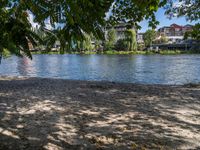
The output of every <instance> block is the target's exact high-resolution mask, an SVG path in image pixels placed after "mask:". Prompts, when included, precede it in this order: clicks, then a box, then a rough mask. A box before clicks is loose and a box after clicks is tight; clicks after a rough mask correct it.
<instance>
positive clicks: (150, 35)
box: [143, 30, 156, 47]
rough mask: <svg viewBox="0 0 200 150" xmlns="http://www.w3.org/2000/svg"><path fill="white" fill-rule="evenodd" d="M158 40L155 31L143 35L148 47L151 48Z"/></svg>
mask: <svg viewBox="0 0 200 150" xmlns="http://www.w3.org/2000/svg"><path fill="white" fill-rule="evenodd" d="M155 38H156V31H155V30H147V31H146V32H145V33H144V35H143V40H144V44H145V46H146V47H148V46H150V45H151V44H152V42H153V40H155Z"/></svg>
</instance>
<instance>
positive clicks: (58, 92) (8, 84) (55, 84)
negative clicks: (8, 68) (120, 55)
mask: <svg viewBox="0 0 200 150" xmlns="http://www.w3.org/2000/svg"><path fill="white" fill-rule="evenodd" d="M0 120H1V121H0V149H6V150H9V149H20V150H21V149H22V150H25V149H26V150H32V149H36V150H38V149H53V150H62V149H69V150H70V149H77V150H79V149H80V150H82V149H83V150H87V149H116V150H118V149H119V150H121V149H132V150H138V149H145V150H152V149H153V150H157V149H158V150H160V149H162V150H168V149H196V150H198V149H200V84H187V85H144V84H129V83H115V82H105V81H103V82H94V81H75V80H74V81H72V80H64V79H49V78H29V77H6V76H4V77H0Z"/></svg>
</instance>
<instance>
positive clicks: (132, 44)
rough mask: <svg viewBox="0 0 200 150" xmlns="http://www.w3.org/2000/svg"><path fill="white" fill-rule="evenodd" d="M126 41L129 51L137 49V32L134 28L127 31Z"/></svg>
mask: <svg viewBox="0 0 200 150" xmlns="http://www.w3.org/2000/svg"><path fill="white" fill-rule="evenodd" d="M125 41H126V42H127V49H128V50H129V51H134V50H137V40H136V32H135V30H133V29H128V30H126V31H125Z"/></svg>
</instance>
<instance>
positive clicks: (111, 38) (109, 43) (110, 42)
mask: <svg viewBox="0 0 200 150" xmlns="http://www.w3.org/2000/svg"><path fill="white" fill-rule="evenodd" d="M116 40H117V35H116V30H115V29H114V28H112V29H110V30H108V33H107V39H106V42H105V49H106V50H112V49H113V48H114V45H115V43H116Z"/></svg>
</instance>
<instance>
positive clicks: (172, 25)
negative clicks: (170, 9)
mask: <svg viewBox="0 0 200 150" xmlns="http://www.w3.org/2000/svg"><path fill="white" fill-rule="evenodd" d="M170 27H173V28H180V29H182V28H183V27H182V26H180V25H177V24H175V23H174V24H171V26H170Z"/></svg>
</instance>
